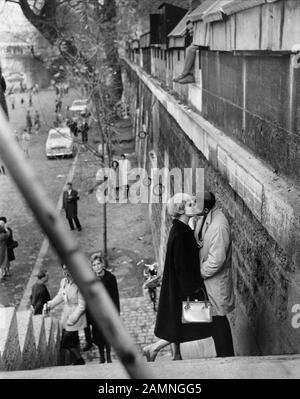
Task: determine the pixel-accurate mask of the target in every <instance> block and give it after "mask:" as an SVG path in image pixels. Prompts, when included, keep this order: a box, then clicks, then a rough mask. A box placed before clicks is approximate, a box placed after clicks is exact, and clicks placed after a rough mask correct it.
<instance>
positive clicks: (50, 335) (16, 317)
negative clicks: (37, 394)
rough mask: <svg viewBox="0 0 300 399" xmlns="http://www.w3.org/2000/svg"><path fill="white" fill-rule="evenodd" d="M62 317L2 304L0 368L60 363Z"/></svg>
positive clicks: (43, 365)
mask: <svg viewBox="0 0 300 399" xmlns="http://www.w3.org/2000/svg"><path fill="white" fill-rule="evenodd" d="M59 345H60V327H59V322H58V320H56V319H54V318H50V317H47V318H44V317H43V316H32V313H31V311H30V310H25V311H21V312H16V309H15V308H13V307H7V308H0V370H6V371H10V370H20V369H23V370H29V369H35V368H37V367H47V366H54V365H57V364H58V356H59Z"/></svg>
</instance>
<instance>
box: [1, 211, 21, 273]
mask: <svg viewBox="0 0 300 399" xmlns="http://www.w3.org/2000/svg"><path fill="white" fill-rule="evenodd" d="M0 221H3V222H4V223H5V228H6V230H7V231H8V232H9V237H8V238H7V240H6V247H7V257H8V265H7V270H6V276H7V277H8V276H10V266H11V262H13V261H14V260H15V259H16V257H15V252H14V249H15V248H17V247H18V245H19V243H18V242H17V241H15V240H14V235H13V230H12V228H11V227H9V226H7V218H6V217H5V216H1V217H0Z"/></svg>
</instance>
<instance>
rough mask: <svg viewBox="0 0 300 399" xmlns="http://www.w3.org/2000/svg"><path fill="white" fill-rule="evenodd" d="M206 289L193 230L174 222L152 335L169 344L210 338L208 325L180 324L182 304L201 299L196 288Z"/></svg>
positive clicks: (201, 296) (176, 221)
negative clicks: (188, 299)
mask: <svg viewBox="0 0 300 399" xmlns="http://www.w3.org/2000/svg"><path fill="white" fill-rule="evenodd" d="M200 287H201V288H203V289H204V290H205V286H204V283H203V279H202V278H201V276H200V265H199V249H198V247H197V244H196V241H195V238H194V234H193V231H192V230H191V228H190V227H189V226H188V225H186V224H184V223H183V222H181V221H179V220H177V219H175V220H174V221H173V226H172V228H171V231H170V234H169V239H168V244H167V253H166V260H165V267H164V273H163V278H162V285H161V291H160V297H159V305H158V311H157V319H156V325H155V330H154V333H155V335H156V336H157V337H158V338H162V339H165V340H166V341H169V342H176V343H180V342H187V341H194V340H198V339H203V338H207V337H210V336H211V325H210V324H211V323H193V324H182V323H181V308H182V301H183V300H186V299H187V297H188V296H189V297H190V299H196V298H197V299H200V300H203V299H204V298H203V297H204V294H203V293H200V294H195V291H197V290H198V289H199V288H200Z"/></svg>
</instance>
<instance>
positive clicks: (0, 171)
mask: <svg viewBox="0 0 300 399" xmlns="http://www.w3.org/2000/svg"><path fill="white" fill-rule="evenodd" d="M0 175H6V172H5V166H4V164H3V163H2V160H1V158H0Z"/></svg>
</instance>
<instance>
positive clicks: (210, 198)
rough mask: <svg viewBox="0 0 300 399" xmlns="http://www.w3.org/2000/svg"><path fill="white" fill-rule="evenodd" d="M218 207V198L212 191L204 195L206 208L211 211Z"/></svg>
mask: <svg viewBox="0 0 300 399" xmlns="http://www.w3.org/2000/svg"><path fill="white" fill-rule="evenodd" d="M215 205H216V197H215V195H214V194H213V193H212V192H211V191H205V193H204V208H207V209H209V210H211V209H212V208H213V207H214V206H215Z"/></svg>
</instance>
